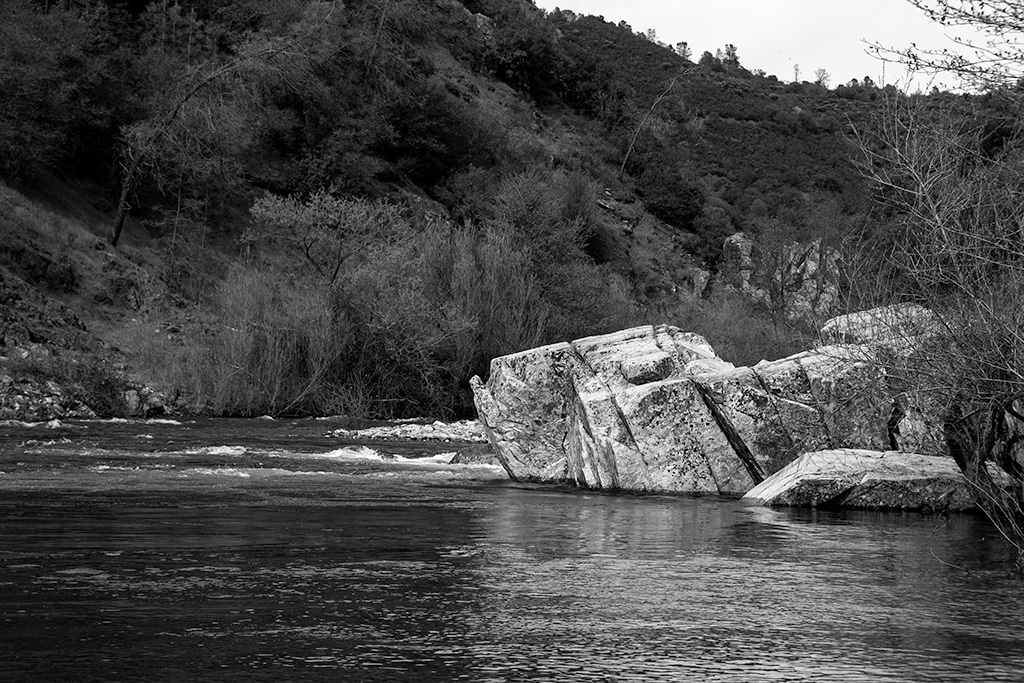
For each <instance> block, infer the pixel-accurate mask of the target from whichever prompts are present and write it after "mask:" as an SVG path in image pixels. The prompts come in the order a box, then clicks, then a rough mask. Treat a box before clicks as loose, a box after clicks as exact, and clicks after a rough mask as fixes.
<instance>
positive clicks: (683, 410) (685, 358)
mask: <svg viewBox="0 0 1024 683" xmlns="http://www.w3.org/2000/svg"><path fill="white" fill-rule="evenodd" d="M472 386H473V391H474V397H475V400H476V405H477V409H478V412H479V414H480V420H481V422H482V424H483V425H484V428H485V431H486V433H487V435H488V439H489V440H490V442H491V444H492V446H493V447H494V450H495V453H496V454H497V457H498V459H499V460H500V461H501V463H502V465H503V466H504V467H505V469H506V470H507V472H508V474H509V475H510V476H511V477H512V478H514V479H524V480H533V481H543V482H559V483H573V484H576V485H578V486H582V487H586V488H597V489H612V490H627V491H652V492H695V493H724V494H742V493H745V492H746V491H748V490H749V489H751V488H752V487H753V486H755V485H756V484H758V483H760V482H761V481H762V480H763V479H764V478H765V477H767V476H769V475H771V474H773V473H775V472H777V471H779V470H780V469H782V468H783V467H785V466H786V465H788V464H789V463H790V462H792V461H793V460H794V459H796V458H797V457H799V456H800V455H801V454H802V453H805V452H808V451H818V450H823V449H834V448H862V449H873V450H882V449H886V448H889V447H890V446H891V444H892V439H893V438H894V437H893V433H894V426H895V425H894V421H893V415H894V403H893V395H892V393H891V392H890V390H889V389H888V387H887V383H886V381H885V377H884V373H882V372H881V370H879V368H878V365H877V364H875V363H873V362H871V359H870V357H869V356H868V355H866V354H865V353H864V351H863V349H862V347H861V346H851V345H841V344H840V345H828V346H823V347H820V348H817V349H814V350H812V351H806V352H803V353H799V354H796V355H794V356H790V357H788V358H783V359H781V360H777V361H772V362H767V361H762V362H761V363H759V364H757V365H756V366H753V367H744V368H735V367H733V366H732V365H731V364H729V363H727V362H725V361H723V360H722V359H720V358H718V357H717V356H716V355H715V353H714V350H713V349H712V348H711V346H710V345H709V344H708V343H707V341H705V340H704V339H703V338H702V337H700V336H699V335H695V334H691V333H687V332H682V331H680V330H678V329H677V328H674V327H669V326H664V325H660V326H644V327H636V328H632V329H629V330H623V331H621V332H617V333H614V334H609V335H601V336H597V337H588V338H585V339H579V340H576V341H573V342H567V343H561V344H554V345H551V346H545V347H541V348H538V349H532V350H529V351H524V352H522V353H517V354H512V355H509V356H503V357H501V358H496V359H494V360H493V361H492V364H491V373H490V378H489V379H488V381H487V383H486V384H484V383H483V382H481V381H480V380H479V378H473V381H472Z"/></svg>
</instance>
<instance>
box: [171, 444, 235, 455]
mask: <svg viewBox="0 0 1024 683" xmlns="http://www.w3.org/2000/svg"><path fill="white" fill-rule="evenodd" d="M247 452H248V449H246V447H245V446H203V447H202V448H190V449H188V450H187V451H185V453H187V454H189V455H245V454H246V453H247Z"/></svg>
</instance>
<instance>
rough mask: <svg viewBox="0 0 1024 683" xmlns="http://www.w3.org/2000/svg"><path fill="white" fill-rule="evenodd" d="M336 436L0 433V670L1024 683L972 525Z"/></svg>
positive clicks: (200, 426) (118, 429)
mask: <svg viewBox="0 0 1024 683" xmlns="http://www.w3.org/2000/svg"><path fill="white" fill-rule="evenodd" d="M330 428H331V424H330V422H327V421H318V420H297V421H283V420H282V421H270V420H263V421H261V420H220V421H215V420H201V421H188V420H182V421H181V422H180V423H176V422H175V421H166V422H165V421H150V422H141V421H134V422H107V423H102V422H73V423H67V424H64V425H62V426H59V427H56V428H52V429H51V428H47V427H45V426H43V425H37V426H33V427H29V426H24V425H19V424H11V423H8V424H6V425H4V426H0V596H2V597H0V680H2V681H5V682H11V681H188V680H196V681H290V680H302V681H321V680H322V681H361V680H365V681H430V680H437V681H450V680H469V681H525V680H564V681H676V680H701V681H760V680H765V681H805V680H806V681H901V682H902V681H957V680H971V681H1020V680H1021V679H1022V678H1024V583H1022V582H1021V581H1020V580H1019V579H1017V578H1015V577H1013V576H1012V575H1011V574H1010V572H1009V569H1010V565H1009V564H1008V560H1007V555H1006V552H1005V550H1004V549H1003V547H1002V546H1001V544H1000V543H999V540H998V538H997V537H996V535H995V532H994V530H993V529H992V527H990V526H989V525H988V523H987V522H986V521H985V520H984V519H981V518H978V517H973V516H966V515H964V516H958V515H953V516H950V517H948V518H945V517H937V516H925V515H919V514H892V513H885V514H882V513H864V512H824V511H812V510H788V509H767V508H760V507H752V506H748V505H746V504H743V503H741V502H739V501H736V500H730V499H723V498H718V497H704V498H700V497H668V496H642V497H641V496H612V495H603V494H596V493H587V492H580V491H569V490H564V489H560V488H557V487H550V486H545V487H542V486H534V485H529V484H522V483H516V482H512V481H509V480H508V478H507V477H506V475H505V474H504V472H503V471H502V470H501V469H500V468H497V467H493V466H487V465H450V464H447V461H448V460H449V459H450V453H451V452H452V451H454V450H456V449H457V448H458V444H426V445H425V444H422V443H414V442H373V443H367V442H363V443H358V442H354V441H343V440H339V439H338V438H333V437H328V436H326V434H327V432H328V431H329V430H330Z"/></svg>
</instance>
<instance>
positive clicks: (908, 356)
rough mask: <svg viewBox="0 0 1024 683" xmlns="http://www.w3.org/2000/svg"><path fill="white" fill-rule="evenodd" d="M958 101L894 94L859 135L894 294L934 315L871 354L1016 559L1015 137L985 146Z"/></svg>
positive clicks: (1019, 189) (1022, 402)
mask: <svg viewBox="0 0 1024 683" xmlns="http://www.w3.org/2000/svg"><path fill="white" fill-rule="evenodd" d="M963 106H964V105H962V104H958V103H956V102H952V101H951V103H950V104H948V105H946V106H943V107H936V106H935V104H934V102H933V101H931V100H929V99H927V98H923V97H918V96H915V97H906V96H903V95H896V96H892V97H891V98H889V99H888V100H887V101H886V103H885V106H884V107H883V108H882V110H881V113H880V114H879V116H878V117H877V120H876V121H875V125H874V127H873V129H871V130H870V132H863V131H862V132H861V133H860V134H859V135H858V142H859V148H860V151H861V157H860V162H861V163H860V167H861V169H862V172H863V173H864V175H865V176H866V177H867V178H868V179H869V180H870V181H871V182H872V183H873V185H874V188H875V192H876V195H877V196H878V197H880V198H881V199H882V201H883V202H885V203H886V204H888V206H889V207H890V209H892V210H894V211H895V213H896V216H897V220H898V224H899V232H898V235H897V236H896V237H895V238H894V239H893V240H892V241H891V246H890V249H889V252H888V254H887V259H888V262H889V265H890V266H891V267H892V268H891V272H892V273H894V274H895V275H894V279H893V281H892V282H891V283H890V284H891V285H892V295H893V296H895V297H898V298H899V299H903V300H905V301H913V302H915V303H920V304H923V305H925V306H927V307H928V308H930V309H931V310H932V312H933V313H934V315H935V320H934V325H933V327H932V330H931V332H930V333H929V334H928V335H925V336H924V337H920V338H917V339H914V340H908V341H910V342H911V343H909V344H908V345H907V347H906V348H908V349H909V350H910V353H905V354H898V355H894V356H892V357H882V358H880V359H879V361H878V362H879V363H881V364H882V365H883V366H884V369H885V371H886V373H887V375H888V376H889V377H890V378H891V379H892V380H893V381H894V382H896V383H898V384H901V385H902V386H903V387H904V389H905V391H906V395H907V396H908V397H911V398H910V400H911V401H913V402H916V403H917V404H918V405H919V406H923V410H925V411H926V412H930V413H931V414H932V415H934V416H935V418H936V422H937V423H938V424H940V425H941V431H942V434H941V438H942V440H943V441H944V442H945V445H946V447H947V448H948V450H949V452H950V454H951V455H952V456H953V458H954V459H955V460H956V462H957V464H958V465H959V467H960V469H961V470H962V471H963V473H964V475H965V476H966V477H967V478H968V480H969V481H970V482H971V484H972V486H973V488H974V491H975V492H976V494H977V496H976V497H977V500H978V502H979V504H980V505H981V507H982V508H983V509H984V510H985V511H986V513H988V515H989V517H990V518H991V519H992V520H993V521H994V522H995V523H996V525H997V526H998V527H999V529H1000V531H1001V532H1002V533H1003V535H1004V537H1005V538H1006V539H1007V540H1008V541H1010V542H1011V543H1012V544H1013V547H1014V548H1016V551H1017V554H1018V562H1024V486H1022V485H1024V440H1022V437H1024V415H1022V413H1024V143H1022V142H1018V141H1016V140H1015V139H1012V138H1011V139H1009V140H1008V141H1006V142H1005V144H1004V145H1003V147H1002V148H1001V149H998V150H992V149H988V148H986V147H985V146H984V145H983V144H982V141H983V135H982V133H983V127H982V126H980V125H978V124H976V123H974V121H976V120H977V116H976V113H975V112H971V111H969V110H965V109H963ZM955 107H960V109H957V108H955ZM990 463H991V465H992V466H990ZM993 466H994V467H993ZM1022 568H1024V565H1022Z"/></svg>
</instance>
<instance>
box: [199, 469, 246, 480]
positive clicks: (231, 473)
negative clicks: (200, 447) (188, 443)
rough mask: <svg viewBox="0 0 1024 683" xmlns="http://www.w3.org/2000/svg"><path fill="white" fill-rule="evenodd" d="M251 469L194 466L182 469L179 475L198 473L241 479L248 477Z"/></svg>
mask: <svg viewBox="0 0 1024 683" xmlns="http://www.w3.org/2000/svg"><path fill="white" fill-rule="evenodd" d="M254 471H255V470H253V469H243V468H238V467H194V468H191V469H187V470H184V471H182V473H181V476H183V477H188V476H189V475H192V474H200V475H204V476H211V477H240V478H242V479H248V478H249V477H251V476H252V473H253V472H254Z"/></svg>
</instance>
